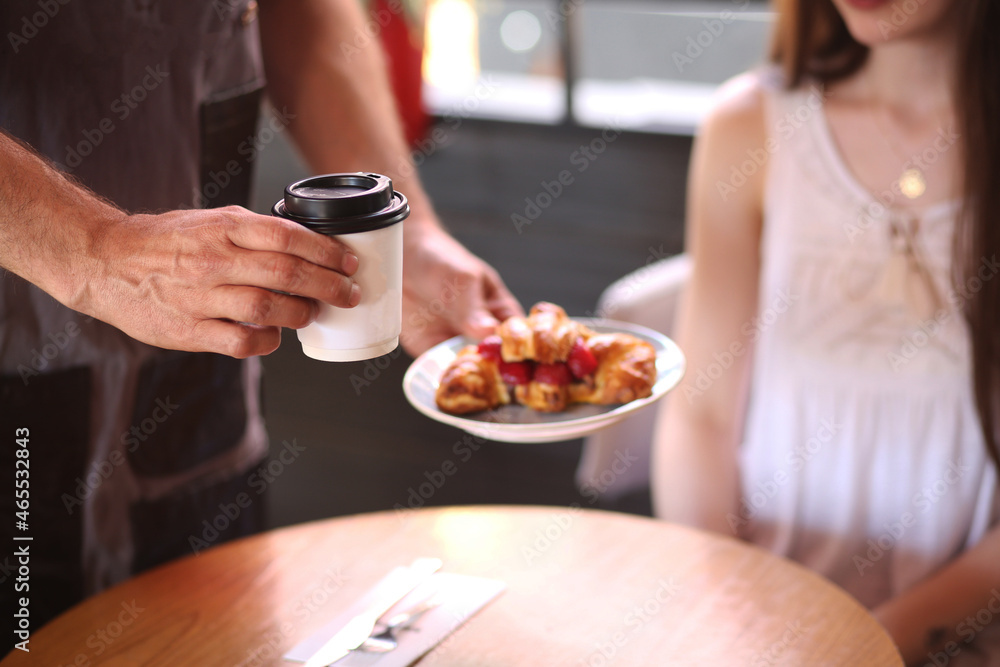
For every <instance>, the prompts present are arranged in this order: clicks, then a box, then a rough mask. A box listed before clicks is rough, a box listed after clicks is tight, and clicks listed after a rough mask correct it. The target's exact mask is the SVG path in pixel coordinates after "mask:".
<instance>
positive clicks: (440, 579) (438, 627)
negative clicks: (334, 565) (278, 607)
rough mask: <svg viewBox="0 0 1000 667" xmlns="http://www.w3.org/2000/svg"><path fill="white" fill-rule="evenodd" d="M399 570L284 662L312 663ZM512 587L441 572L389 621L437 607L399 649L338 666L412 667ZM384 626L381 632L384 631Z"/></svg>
mask: <svg viewBox="0 0 1000 667" xmlns="http://www.w3.org/2000/svg"><path fill="white" fill-rule="evenodd" d="M403 569H405V568H397V569H395V570H393V571H392V572H390V573H389V574H387V575H386V576H385V577H383V578H382V580H381V581H379V583H377V584H375V586H373V587H372V589H371V590H369V591H368V593H366V594H365V595H364V596H363V597H362V598H361V599H360V600H358V601H357V602H356V603H354V604H353V605H351V607H350V608H349V609H347V610H346V611H345V612H344V613H342V614H340V615H339V616H337V617H336V618H334V619H333V620H331V621H330V622H329V623H327V624H326V625H325V626H323V627H322V628H321V629H320V630H319V631H317V632H316V633H315V634H313V635H312V636H310V637H309V638H307V639H305V640H303V641H301V642H300V643H299V644H298V645H296V646H295V647H294V648H293V649H292V650H290V651H289V652H288V653H286V654H285V655H284V656H283V657H284V658H285V660H291V661H295V662H305V661H307V660H308V659H309V658H310V657H311V656H312V655H313V653H315V652H316V651H318V650H319V648H320V647H321V646H323V644H325V643H326V642H327V640H328V639H330V638H331V637H333V635H334V634H336V632H337V631H338V630H340V629H341V628H343V627H344V626H345V625H347V622H348V621H350V620H351V619H352V618H354V617H355V616H356V615H358V614H360V613H361V612H362V611H364V610H365V609H366V608H367V607H368V605H370V604H371V603H372V602H374V601H375V600H376V599H377V598H378V597H379V594H380V592H381V590H380V589H381V588H382V587H385V586H386V585H387V584H391V582H392V580H393V579H394V578H396V577H398V576H399V571H400V570H403ZM505 588H506V584H504V583H503V582H502V581H496V580H494V579H485V578H482V577H471V576H468V575H464V574H452V573H448V572H438V573H437V574H434V575H433V576H431V577H430V579H428V580H427V581H426V582H425V583H423V584H421V585H420V586H418V587H417V588H416V589H415V590H414V591H413V592H411V593H410V594H409V595H407V596H406V597H405V598H403V599H402V600H400V601H399V602H398V603H397V604H396V605H395V606H393V608H392V609H390V610H389V612H388V613H386V614H385V615H383V616H382V618H383V619H388V618H392V617H393V616H395V615H396V614H399V613H401V612H404V611H406V610H409V609H414V608H417V607H418V606H419V605H421V604H423V603H426V602H429V601H431V602H433V604H434V605H435V606H433V607H432V608H430V609H428V610H427V611H424V612H423V613H421V614H420V615H419V616H418V617H417V618H416V619H415V620H414V621H413V622H412V624H410V625H409V627H407V628H406V629H401V630H399V631H398V632H397V633H396V638H397V639H398V640H399V645H398V646H397V647H396V648H395V649H394V650H392V651H388V652H386V653H369V652H365V651H361V650H357V651H352V652H351V653H349V654H348V655H347V656H345V657H344V658H342V659H341V660H338V661H337V662H335V663H333V664H334V665H336V667H406V666H407V665H410V664H412V663H414V662H415V661H416V660H417V659H419V658H420V657H421V656H422V655H424V654H425V653H427V652H428V651H430V650H431V649H432V648H434V647H435V646H437V645H438V644H439V643H441V641H443V640H444V639H445V638H446V637H447V636H448V635H450V634H451V633H452V632H454V631H455V630H456V629H457V628H458V627H460V626H461V625H462V624H463V623H465V622H466V621H467V620H468V619H469V618H470V617H472V615H473V614H475V613H476V612H478V611H479V610H480V609H482V608H483V607H484V606H486V604H488V603H489V602H490V601H491V600H493V598H495V597H496V596H498V595H499V594H500V593H502V592H503V590H504V589H505ZM383 627H384V626H383V625H381V624H379V625H377V626H376V627H375V632H376V633H377V632H379V631H380V630H382V629H383Z"/></svg>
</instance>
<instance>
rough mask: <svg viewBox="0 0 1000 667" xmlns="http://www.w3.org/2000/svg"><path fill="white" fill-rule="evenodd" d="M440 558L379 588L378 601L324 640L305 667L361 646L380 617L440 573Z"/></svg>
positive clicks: (317, 666) (320, 666)
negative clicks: (432, 576)
mask: <svg viewBox="0 0 1000 667" xmlns="http://www.w3.org/2000/svg"><path fill="white" fill-rule="evenodd" d="M441 565H442V563H441V559H440V558H418V559H417V560H415V561H413V563H412V564H411V565H410V566H409V567H408V568H406V569H405V570H403V571H402V573H401V574H400V575H399V576H398V577H396V578H395V579H394V580H393V581H392V583H391V585H386V586H383V587H382V588H383V589H384V590H383V591H382V592H381V594H380V596H379V598H378V599H377V600H375V602H373V603H372V604H371V605H370V606H369V607H368V608H367V609H365V610H364V611H363V612H361V613H360V614H358V615H357V616H355V617H354V618H352V619H351V620H350V621H348V622H347V625H345V626H344V627H343V628H341V629H340V630H339V631H338V632H337V633H336V634H335V635H333V637H331V638H330V639H328V640H327V642H326V643H325V644H323V645H322V646H321V647H320V648H319V650H318V651H316V652H315V653H313V655H312V657H311V658H309V660H307V661H306V664H305V667H326V666H327V665H329V664H330V663H332V662H336V661H338V660H340V659H341V658H343V657H344V656H346V655H347V654H348V653H350V652H351V651H353V650H354V649H356V648H358V647H359V646H361V645H362V644H363V643H364V641H365V640H366V639H368V637H369V636H370V635H371V633H372V630H374V629H375V624H376V623H377V622H378V619H379V617H380V616H382V615H383V614H385V613H386V612H387V611H389V610H390V609H392V608H393V607H394V606H395V605H396V603H397V602H399V601H400V600H402V599H403V598H405V597H406V596H407V595H409V594H410V593H411V592H412V591H413V589H415V588H416V587H417V586H419V585H420V584H422V583H424V582H425V581H427V580H428V579H429V578H430V577H431V575H432V574H434V573H435V572H437V571H438V570H439V569H441Z"/></svg>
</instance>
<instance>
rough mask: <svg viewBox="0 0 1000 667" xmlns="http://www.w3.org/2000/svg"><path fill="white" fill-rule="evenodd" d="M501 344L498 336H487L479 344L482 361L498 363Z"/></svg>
mask: <svg viewBox="0 0 1000 667" xmlns="http://www.w3.org/2000/svg"><path fill="white" fill-rule="evenodd" d="M502 344H503V340H501V338H500V336H487V337H486V338H484V339H483V340H482V342H480V343H479V354H480V355H481V356H482V357H483V359H489V360H491V361H497V362H499V361H500V346H501V345H502Z"/></svg>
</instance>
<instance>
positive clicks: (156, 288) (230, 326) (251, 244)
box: [57, 206, 361, 358]
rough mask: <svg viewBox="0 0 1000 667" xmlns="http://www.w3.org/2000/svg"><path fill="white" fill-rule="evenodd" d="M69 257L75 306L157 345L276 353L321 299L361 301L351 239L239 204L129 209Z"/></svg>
mask: <svg viewBox="0 0 1000 667" xmlns="http://www.w3.org/2000/svg"><path fill="white" fill-rule="evenodd" d="M90 236H91V238H90V239H89V242H88V243H87V244H86V245H85V246H84V247H85V248H86V250H87V251H86V252H85V253H83V256H79V255H78V256H76V257H74V258H71V260H70V262H71V263H70V265H71V266H73V267H74V268H75V269H76V270H74V271H72V277H73V278H74V279H75V280H73V281H72V283H73V284H72V287H70V286H69V285H67V291H66V292H65V294H64V295H63V296H62V298H60V297H58V296H57V298H59V300H60V301H62V302H63V303H64V304H66V305H67V306H69V307H71V308H73V309H75V310H78V311H80V312H84V313H87V314H89V315H92V316H94V317H96V318H98V319H100V320H102V321H104V322H107V323H108V324H111V325H112V326H115V327H117V328H119V329H121V330H122V331H124V332H125V333H127V334H128V335H130V336H131V337H133V338H135V339H137V340H140V341H142V342H144V343H148V344H150V345H155V346H158V347H164V348H170V349H178V350H190V351H207V352H218V353H221V354H226V355H230V356H233V357H238V358H245V357H249V356H252V355H260V354H268V353H270V352H273V351H274V350H275V349H277V347H278V345H279V344H280V342H281V328H282V327H288V328H293V329H298V328H302V327H304V326H306V325H308V324H309V323H311V322H312V321H313V320H315V319H316V317H317V314H318V313H319V309H320V307H319V303H320V302H323V303H327V304H330V305H331V306H335V307H338V308H353V307H354V306H356V305H357V304H358V303H359V301H360V300H361V291H360V288H359V287H358V285H357V284H356V283H355V281H354V280H353V279H352V278H351V276H353V275H354V274H355V273H356V272H357V270H358V265H359V262H358V258H357V256H355V254H354V253H353V252H352V251H351V250H350V249H349V248H348V247H347V246H346V245H344V244H343V243H341V242H340V241H338V240H337V239H334V238H332V237H329V236H324V235H322V234H317V233H314V232H312V231H310V230H308V229H306V228H304V227H303V226H302V225H299V224H296V223H294V222H291V221H288V220H282V219H280V218H275V217H271V216H264V215H258V214H255V213H252V212H250V211H248V210H246V209H243V208H240V207H238V206H230V207H227V208H222V209H210V210H178V211H170V212H167V213H163V214H159V215H125V214H122V215H121V216H120V217H119V218H118V219H117V220H115V221H114V222H113V223H111V224H105V225H102V226H100V227H98V228H95V229H94V230H93V231H92V233H91V234H90Z"/></svg>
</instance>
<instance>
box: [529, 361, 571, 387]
mask: <svg viewBox="0 0 1000 667" xmlns="http://www.w3.org/2000/svg"><path fill="white" fill-rule="evenodd" d="M532 379H533V380H534V381H535V382H540V383H541V384H553V385H557V386H561V385H566V384H569V383H570V382H572V380H573V378H572V377H571V376H570V372H569V366H567V365H566V364H563V363H558V364H535V375H534V377H533V378H532Z"/></svg>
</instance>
